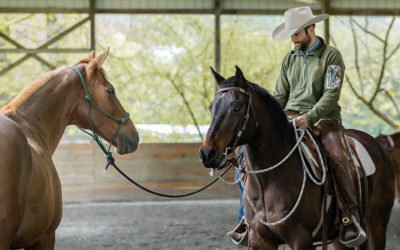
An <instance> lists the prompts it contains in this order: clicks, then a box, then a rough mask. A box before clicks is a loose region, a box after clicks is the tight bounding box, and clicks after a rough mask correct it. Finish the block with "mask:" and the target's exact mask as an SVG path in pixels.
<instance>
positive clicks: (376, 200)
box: [199, 67, 394, 250]
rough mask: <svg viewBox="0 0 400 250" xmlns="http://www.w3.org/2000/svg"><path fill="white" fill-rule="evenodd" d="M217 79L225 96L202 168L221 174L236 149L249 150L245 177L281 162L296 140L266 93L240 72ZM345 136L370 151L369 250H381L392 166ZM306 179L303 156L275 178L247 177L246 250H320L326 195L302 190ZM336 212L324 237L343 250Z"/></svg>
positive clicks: (371, 143) (216, 106)
mask: <svg viewBox="0 0 400 250" xmlns="http://www.w3.org/2000/svg"><path fill="white" fill-rule="evenodd" d="M212 71H213V74H214V78H215V80H216V82H217V84H218V87H219V88H220V90H219V91H218V92H217V93H216V95H215V98H214V100H213V101H212V103H211V104H210V111H211V124H210V127H209V129H208V131H207V136H206V139H205V142H204V144H203V145H202V146H201V148H200V152H199V156H200V158H201V161H202V163H203V165H204V166H205V167H207V168H217V167H218V166H220V164H221V162H222V161H223V159H224V155H226V152H227V153H229V152H230V151H231V150H233V149H234V148H235V147H236V146H239V145H244V148H245V150H244V151H245V152H244V154H245V159H246V165H247V170H253V171H254V170H262V169H266V168H268V167H271V166H273V165H275V164H277V163H278V162H280V161H281V160H282V159H284V158H285V157H286V156H287V155H288V153H289V151H290V150H291V149H292V148H293V147H294V145H295V143H296V139H295V133H294V130H293V126H292V125H291V124H290V123H289V122H288V119H287V118H286V116H285V113H284V112H283V110H282V108H281V107H280V105H279V104H278V102H277V101H276V100H275V99H274V98H273V97H272V96H271V95H270V94H269V93H268V92H267V91H266V90H264V89H262V88H261V87H259V86H258V85H257V84H254V83H251V82H248V81H247V80H246V79H245V77H244V76H243V73H242V71H241V70H240V69H239V68H238V67H236V74H235V76H232V77H230V78H228V79H225V78H223V77H222V76H220V75H219V74H218V73H216V72H215V71H214V70H212ZM346 134H351V136H352V137H354V138H356V139H357V140H359V141H360V142H361V143H362V144H363V145H364V146H365V148H366V149H367V150H368V152H369V153H370V154H371V156H372V158H373V161H374V163H375V165H376V172H375V174H373V175H372V176H369V177H368V187H369V188H368V192H369V194H368V210H367V211H368V212H367V213H368V214H367V216H366V218H367V219H366V221H365V222H366V224H367V228H366V232H367V237H368V243H367V244H368V249H370V250H372V249H375V250H378V249H384V248H385V244H386V229H387V225H388V222H389V218H390V215H391V209H392V207H393V202H394V201H393V197H394V180H393V169H392V168H391V162H390V159H389V157H388V155H387V154H386V153H385V152H384V151H383V149H382V148H381V146H380V145H379V143H378V142H377V141H376V140H375V139H374V138H373V137H371V136H369V135H368V134H366V133H363V132H361V131H357V130H350V131H347V132H346ZM303 171H304V170H303V167H302V163H301V159H300V155H299V154H298V153H295V154H292V155H291V156H290V157H288V158H287V159H286V160H285V161H284V162H283V163H282V165H280V166H279V167H277V168H274V169H273V170H271V171H268V172H264V173H261V174H248V175H247V181H246V184H245V190H247V193H248V197H249V200H250V201H251V203H252V204H253V206H254V207H255V209H253V208H252V207H251V204H250V203H249V202H248V201H247V199H246V198H245V197H243V198H242V201H243V204H244V213H245V218H246V220H247V222H248V223H249V230H250V231H249V239H248V244H249V245H248V246H249V248H251V249H278V247H279V245H282V244H287V245H289V246H290V247H291V248H292V249H294V250H310V249H314V248H315V246H314V242H317V241H321V240H322V232H321V231H322V230H321V229H320V230H318V231H317V232H316V233H315V234H314V235H313V231H314V230H315V229H316V228H317V227H318V224H319V221H320V218H321V210H322V209H321V207H322V201H323V188H322V187H321V186H317V185H315V184H313V183H312V182H311V181H308V182H305V180H306V179H305V178H304V176H306V175H305V172H303ZM354 175H355V174H354ZM306 177H307V176H306ZM303 178H304V179H303ZM303 180H304V181H303ZM304 183H305V185H304V189H303V188H302V186H303V184H304ZM355 185H356V184H355ZM302 190H304V192H303V195H302V196H301V193H302ZM299 197H300V198H301V199H300V200H299V199H298V198H299ZM297 202H298V203H297ZM294 208H295V209H294ZM254 210H255V211H256V213H255V212H254ZM335 211H336V205H335V202H333V205H332V206H330V208H329V210H328V212H327V214H326V221H327V237H328V239H329V240H332V241H333V243H334V244H335V247H336V249H346V248H345V247H344V246H343V245H340V243H339V241H338V233H339V232H338V231H339V230H338V228H337V224H336V223H335V218H336V212H335ZM264 223H265V224H264ZM266 224H267V225H266Z"/></svg>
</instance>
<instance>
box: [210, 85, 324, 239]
mask: <svg viewBox="0 0 400 250" xmlns="http://www.w3.org/2000/svg"><path fill="white" fill-rule="evenodd" d="M229 90H236V91H240V92H241V93H244V94H246V95H248V96H249V103H248V106H247V113H246V115H245V117H244V123H243V126H242V128H241V130H240V131H239V132H238V134H237V136H236V139H235V142H234V144H233V146H232V147H226V149H225V152H227V151H228V150H234V149H235V148H236V145H237V142H238V141H239V138H240V136H241V135H242V133H243V131H244V130H245V129H246V125H247V121H248V119H249V116H250V106H251V103H252V100H251V99H252V95H251V93H249V92H247V91H246V90H244V89H242V88H240V87H227V88H222V89H220V90H219V91H218V92H217V93H216V94H215V95H218V94H220V93H222V92H226V91H229ZM291 122H292V125H293V129H294V132H295V135H296V141H297V142H296V144H295V145H294V146H293V148H292V149H291V150H290V152H289V153H288V154H287V155H286V156H285V157H284V158H283V159H282V160H281V161H279V162H278V163H277V164H275V165H273V166H271V167H268V168H265V169H261V170H248V169H245V173H247V174H261V173H266V172H269V171H271V170H273V169H275V168H277V167H279V166H281V165H282V164H283V163H284V162H285V161H286V160H287V159H289V157H290V156H291V155H292V154H293V152H294V151H295V150H296V149H298V152H299V155H300V159H301V163H302V167H303V183H302V185H301V189H300V192H299V195H298V197H297V200H296V202H295V204H294V206H293V208H292V209H291V210H290V211H289V213H287V214H286V215H285V216H284V217H283V218H281V219H279V220H278V221H276V222H267V221H265V220H263V219H262V218H261V216H260V215H259V214H258V213H257V209H256V207H255V205H254V203H253V202H252V201H251V199H250V197H249V196H248V193H247V191H246V188H245V185H244V182H243V177H244V173H242V174H241V175H240V176H239V178H238V180H240V183H241V185H242V187H243V192H244V194H245V197H246V199H247V201H248V202H249V205H250V207H251V208H252V210H253V212H254V214H255V215H256V216H257V218H258V220H259V221H260V222H261V223H262V224H263V225H265V226H268V227H270V226H276V225H278V224H281V223H282V222H284V221H286V220H287V219H288V218H289V217H290V216H291V215H292V214H293V213H294V212H295V211H296V209H297V207H298V205H299V203H300V201H301V198H302V197H303V193H304V189H305V185H306V180H307V176H308V177H309V178H310V179H311V180H312V182H313V183H314V184H316V185H318V186H322V185H324V183H325V180H326V172H327V167H326V165H325V160H324V158H323V155H322V153H321V152H320V149H319V147H318V146H317V145H316V141H315V140H314V138H313V137H312V136H311V133H310V131H309V130H307V129H297V128H296V121H295V120H294V119H293V120H292V121H291ZM298 131H301V134H300V136H299V135H298V133H297V132H298ZM305 133H307V134H308V135H309V136H310V138H311V140H312V142H313V143H314V144H315V145H316V148H317V152H318V157H319V159H320V162H321V164H322V171H323V174H322V178H321V181H318V180H316V179H315V178H314V177H313V176H312V174H311V173H310V171H309V169H308V168H307V165H306V163H305V160H304V156H303V154H302V151H301V148H300V143H301V141H302V139H303V137H304V135H305ZM224 183H226V184H235V183H236V182H234V183H228V182H226V181H224ZM316 233H317V231H314V232H313V236H315V235H314V234H316Z"/></svg>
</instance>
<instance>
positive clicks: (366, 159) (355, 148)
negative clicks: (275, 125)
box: [300, 135, 375, 178]
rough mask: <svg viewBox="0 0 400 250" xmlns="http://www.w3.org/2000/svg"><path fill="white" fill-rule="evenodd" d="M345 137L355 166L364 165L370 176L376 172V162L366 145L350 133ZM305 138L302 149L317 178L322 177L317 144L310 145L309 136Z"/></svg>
mask: <svg viewBox="0 0 400 250" xmlns="http://www.w3.org/2000/svg"><path fill="white" fill-rule="evenodd" d="M345 137H346V140H347V141H348V142H349V144H350V145H349V146H350V149H351V150H350V153H351V157H352V159H353V161H354V164H355V166H356V167H361V166H362V167H363V169H364V172H365V175H366V176H370V175H372V174H373V173H375V164H374V162H373V161H372V159H371V156H370V155H369V153H368V151H367V150H366V149H365V147H364V146H363V145H362V144H361V143H360V142H359V141H358V140H356V139H355V138H353V137H350V136H348V135H346V136H345ZM304 138H305V139H306V141H305V142H306V143H304V142H301V143H300V148H301V151H302V152H303V155H304V158H305V160H306V161H307V162H308V163H309V166H310V168H311V170H312V172H313V174H314V176H316V177H317V178H321V177H322V172H321V164H320V161H319V159H318V155H317V153H316V151H315V146H314V147H312V146H311V145H310V143H309V142H308V141H307V140H308V139H309V138H307V137H306V136H305V137H304Z"/></svg>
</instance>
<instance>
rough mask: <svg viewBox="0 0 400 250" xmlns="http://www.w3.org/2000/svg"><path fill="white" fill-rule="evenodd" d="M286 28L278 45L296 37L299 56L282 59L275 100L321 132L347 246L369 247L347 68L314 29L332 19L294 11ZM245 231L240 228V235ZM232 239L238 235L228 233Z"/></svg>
mask: <svg viewBox="0 0 400 250" xmlns="http://www.w3.org/2000/svg"><path fill="white" fill-rule="evenodd" d="M284 17H285V23H282V24H281V25H279V26H278V27H277V28H276V29H275V30H274V32H273V34H272V37H273V39H274V40H282V39H285V38H288V37H291V41H292V42H293V43H294V45H295V49H294V50H290V51H289V53H287V54H286V56H285V57H284V59H283V62H282V67H281V72H280V75H279V77H278V80H277V83H276V87H275V91H274V96H275V98H276V99H277V101H278V102H279V104H280V105H281V106H282V108H283V109H285V111H286V114H287V115H288V117H289V118H290V119H292V118H293V119H295V121H296V125H297V126H298V127H299V128H307V127H312V126H314V127H316V128H318V130H319V131H320V140H321V142H322V145H323V147H324V149H325V151H326V155H327V158H328V163H329V166H330V169H331V170H332V173H333V177H334V179H335V182H336V184H337V186H338V189H339V190H338V191H339V192H338V193H337V200H338V202H339V203H341V204H342V205H341V206H339V208H340V209H341V222H342V223H341V226H342V227H343V230H342V231H343V232H344V233H343V238H342V239H341V241H342V243H343V244H345V245H346V246H348V247H354V246H356V245H359V244H361V243H363V241H365V233H364V232H363V230H362V229H360V230H357V227H356V226H355V225H354V223H357V224H360V216H359V213H358V207H357V196H356V194H357V193H356V190H355V187H354V185H353V181H352V177H351V174H350V164H351V156H350V153H349V151H348V146H347V144H346V140H345V138H344V128H343V126H342V125H341V116H340V109H341V108H340V106H339V104H338V101H339V97H340V92H341V88H342V82H343V76H344V70H345V66H344V63H343V59H342V55H341V54H340V52H339V50H337V49H336V48H333V47H331V46H329V45H327V44H325V42H324V40H323V39H322V38H321V37H319V36H316V35H315V23H317V22H320V21H323V20H325V19H327V18H328V17H329V16H328V15H327V14H322V15H318V16H314V15H313V13H312V11H311V9H310V8H309V7H298V8H292V9H289V10H287V11H286V12H285V14H284ZM240 228H242V229H243V227H237V229H240ZM228 235H230V236H231V237H232V238H235V237H236V238H237V237H238V235H237V234H235V232H234V231H232V232H230V233H228Z"/></svg>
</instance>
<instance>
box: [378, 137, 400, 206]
mask: <svg viewBox="0 0 400 250" xmlns="http://www.w3.org/2000/svg"><path fill="white" fill-rule="evenodd" d="M376 139H377V140H378V141H379V143H380V144H381V145H382V146H383V148H384V149H385V150H386V151H387V152H388V153H389V156H390V159H392V162H393V167H394V176H395V179H396V189H397V202H400V132H398V133H394V134H391V135H378V136H377V137H376Z"/></svg>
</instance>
